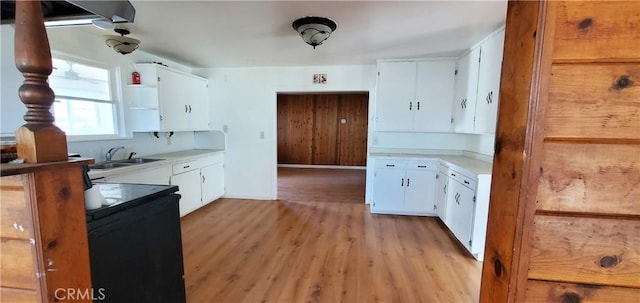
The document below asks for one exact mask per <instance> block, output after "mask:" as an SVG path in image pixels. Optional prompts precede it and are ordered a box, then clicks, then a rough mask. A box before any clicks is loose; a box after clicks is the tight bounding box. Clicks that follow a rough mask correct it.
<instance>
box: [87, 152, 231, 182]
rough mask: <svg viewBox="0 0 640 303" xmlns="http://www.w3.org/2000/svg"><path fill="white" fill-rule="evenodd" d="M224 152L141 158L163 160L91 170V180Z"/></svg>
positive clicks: (171, 154)
mask: <svg viewBox="0 0 640 303" xmlns="http://www.w3.org/2000/svg"><path fill="white" fill-rule="evenodd" d="M222 152H224V150H218V149H190V150H183V151H177V152H171V153H164V154H155V155H147V156H141V157H140V158H145V159H163V160H162V161H154V162H149V163H142V164H136V165H130V166H124V167H118V168H112V169H91V170H90V171H89V178H91V179H97V178H103V177H110V176H114V175H120V174H125V173H129V172H134V171H139V170H144V169H148V168H154V167H157V166H159V165H166V164H172V163H175V162H178V161H183V160H184V161H188V160H191V159H196V158H200V157H204V156H207V155H211V154H215V153H222Z"/></svg>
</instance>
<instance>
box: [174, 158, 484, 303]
mask: <svg viewBox="0 0 640 303" xmlns="http://www.w3.org/2000/svg"><path fill="white" fill-rule="evenodd" d="M280 172H281V173H282V174H281V176H282V178H279V179H280V180H279V196H280V197H282V198H283V199H281V200H279V201H254V200H236V199H220V200H218V201H216V202H214V203H212V204H210V205H208V206H206V207H204V208H202V209H200V210H198V211H196V212H194V213H192V214H190V215H188V216H186V217H185V218H183V220H182V234H183V243H184V265H185V284H186V287H187V301H188V302H189V303H201V302H202V303H205V302H216V303H217V302H220V303H227V302H228V303H234V302H250V303H253V302H331V303H335V302H347V303H360V302H363V303H364V302H402V303H408V302H477V301H478V296H479V288H480V271H481V267H482V263H480V262H477V261H475V260H473V258H471V257H470V256H468V255H466V254H465V253H464V252H463V250H462V248H461V247H460V246H458V244H457V243H455V242H454V241H455V240H454V239H452V238H451V237H450V236H449V235H448V234H447V232H445V231H444V229H443V226H442V224H441V223H440V222H439V221H438V219H435V218H426V217H409V216H390V215H372V214H370V213H369V209H368V206H366V205H365V204H363V203H362V202H363V201H364V171H349V170H327V171H324V172H319V171H314V170H309V169H297V170H296V169H294V170H293V171H289V169H286V170H281V171H280ZM299 174H302V176H300V177H296V178H293V177H292V176H295V175H299ZM305 175H306V176H305ZM312 175H313V177H312ZM358 176H359V177H358ZM305 179H306V182H303V180H305ZM323 184H325V185H324V186H323ZM350 184H354V185H350ZM355 184H359V185H357V186H356V185H355ZM340 188H341V189H340ZM345 188H351V189H352V190H351V191H349V190H345ZM338 189H339V190H338ZM284 197H286V199H285V198H284ZM350 199H351V200H350ZM334 201H340V202H353V203H333V202H334Z"/></svg>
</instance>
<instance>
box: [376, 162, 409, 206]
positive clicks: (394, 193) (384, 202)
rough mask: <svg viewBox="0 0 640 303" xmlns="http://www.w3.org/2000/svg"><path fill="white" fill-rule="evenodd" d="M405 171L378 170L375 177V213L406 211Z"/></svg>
mask: <svg viewBox="0 0 640 303" xmlns="http://www.w3.org/2000/svg"><path fill="white" fill-rule="evenodd" d="M406 181H407V180H406V178H405V171H404V169H376V171H375V173H374V177H373V207H372V211H373V212H402V211H403V210H404V189H405V185H406Z"/></svg>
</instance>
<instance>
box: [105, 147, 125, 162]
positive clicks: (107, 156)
mask: <svg viewBox="0 0 640 303" xmlns="http://www.w3.org/2000/svg"><path fill="white" fill-rule="evenodd" d="M121 149H124V146H115V147H112V148H110V149H109V151H108V152H107V154H106V155H105V156H104V157H105V159H106V161H107V162H111V157H113V155H114V154H115V153H116V152H117V151H119V150H121Z"/></svg>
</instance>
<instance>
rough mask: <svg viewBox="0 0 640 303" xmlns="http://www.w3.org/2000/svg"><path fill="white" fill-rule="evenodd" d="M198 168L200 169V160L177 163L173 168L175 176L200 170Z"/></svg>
mask: <svg viewBox="0 0 640 303" xmlns="http://www.w3.org/2000/svg"><path fill="white" fill-rule="evenodd" d="M198 168H200V167H199V166H198V160H192V161H187V162H182V163H177V164H174V165H173V167H172V169H173V174H174V175H177V174H180V173H184V172H187V171H190V170H194V169H198Z"/></svg>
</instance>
